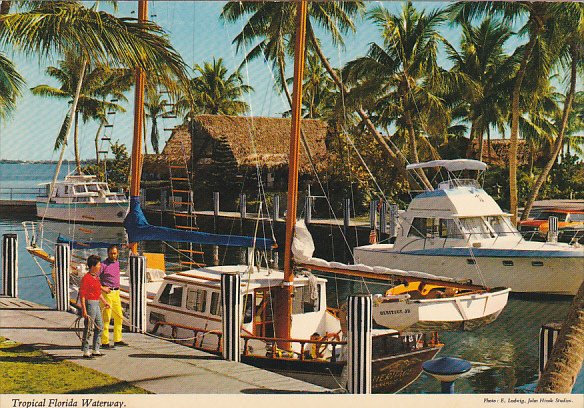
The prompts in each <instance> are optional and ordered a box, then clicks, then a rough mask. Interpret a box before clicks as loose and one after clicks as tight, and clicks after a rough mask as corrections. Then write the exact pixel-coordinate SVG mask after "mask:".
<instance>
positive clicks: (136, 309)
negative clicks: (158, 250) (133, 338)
mask: <svg viewBox="0 0 584 408" xmlns="http://www.w3.org/2000/svg"><path fill="white" fill-rule="evenodd" d="M130 324H131V327H130V331H131V332H133V333H145V332H146V329H147V327H148V326H147V323H146V257H145V256H140V255H131V256H130Z"/></svg>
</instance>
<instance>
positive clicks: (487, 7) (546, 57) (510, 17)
mask: <svg viewBox="0 0 584 408" xmlns="http://www.w3.org/2000/svg"><path fill="white" fill-rule="evenodd" d="M577 8H578V6H577V5H576V3H566V2H562V3H551V2H530V1H514V2H494V1H493V2H491V1H489V2H476V3H473V2H459V3H455V4H453V5H452V6H451V7H449V9H448V10H449V11H450V14H451V17H452V18H453V19H454V20H455V21H472V20H473V19H474V18H475V17H478V16H481V15H493V16H500V17H501V18H502V19H504V20H505V21H509V22H515V21H517V20H519V19H521V18H525V20H526V23H525V25H524V26H523V27H522V29H521V30H520V31H519V32H520V33H521V34H528V35H529V41H528V42H527V44H525V45H522V46H520V47H518V48H517V50H516V53H517V54H518V55H519V56H520V64H519V68H518V70H517V72H516V74H515V77H514V80H513V92H512V99H511V135H510V144H509V192H510V194H509V195H510V211H511V215H512V221H513V222H516V220H517V208H518V194H517V145H518V137H519V117H520V115H521V107H520V96H521V89H522V85H523V81H524V79H525V78H526V72H527V68H528V64H529V62H530V60H532V59H534V58H536V59H538V60H539V61H538V62H539V64H538V65H540V67H541V70H540V72H539V75H540V76H541V77H542V78H545V77H547V76H548V74H549V70H550V68H551V66H552V64H553V60H552V58H551V57H550V54H548V53H547V52H546V51H553V47H548V46H546V44H545V42H544V38H543V37H544V34H545V36H547V39H548V40H549V39H551V38H553V39H554V41H553V43H556V44H557V43H559V42H560V41H557V36H560V37H561V36H565V34H566V33H569V32H571V31H574V30H575V29H576V27H575V26H574V24H573V23H574V22H573V21H570V19H569V18H566V17H567V16H569V15H570V14H571V13H573V12H574V10H576V9H577ZM536 46H537V47H536ZM536 48H537V52H534V51H535V50H536Z"/></svg>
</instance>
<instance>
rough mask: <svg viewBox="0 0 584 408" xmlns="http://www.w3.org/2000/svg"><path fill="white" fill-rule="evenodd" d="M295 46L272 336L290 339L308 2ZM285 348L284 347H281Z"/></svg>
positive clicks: (301, 6)
mask: <svg viewBox="0 0 584 408" xmlns="http://www.w3.org/2000/svg"><path fill="white" fill-rule="evenodd" d="M297 4H298V5H297V10H296V45H295V47H294V85H293V91H292V92H293V95H292V130H291V133H290V158H289V164H288V167H289V168H288V207H287V215H286V246H285V248H284V283H283V284H284V288H283V290H281V291H278V294H279V298H278V299H277V302H278V305H281V307H282V312H283V313H282V314H283V317H284V319H280V321H278V323H277V325H276V336H277V337H279V338H290V328H291V316H292V295H293V291H294V286H293V285H294V270H293V265H292V239H293V237H294V226H295V224H296V207H297V202H298V161H299V151H300V121H301V117H302V80H303V77H304V59H305V58H304V54H305V53H304V51H305V48H306V47H305V44H306V14H307V9H308V1H307V0H301V1H299V2H298V3H297ZM282 346H283V347H286V346H288V345H282Z"/></svg>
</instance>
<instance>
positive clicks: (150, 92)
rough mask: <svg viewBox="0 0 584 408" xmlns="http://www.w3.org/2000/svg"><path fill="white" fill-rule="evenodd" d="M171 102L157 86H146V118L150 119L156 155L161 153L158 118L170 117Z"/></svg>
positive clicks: (151, 141)
mask: <svg viewBox="0 0 584 408" xmlns="http://www.w3.org/2000/svg"><path fill="white" fill-rule="evenodd" d="M168 106H170V102H169V100H168V99H167V98H163V97H162V95H161V93H160V92H159V91H158V89H156V86H151V85H147V86H146V101H145V102H144V110H145V112H146V117H147V118H150V121H151V126H152V129H151V131H150V143H151V144H152V148H153V149H154V152H155V153H156V154H159V153H160V147H159V145H160V133H159V131H158V118H160V117H162V116H165V115H168V114H170V113H171V110H169V109H168Z"/></svg>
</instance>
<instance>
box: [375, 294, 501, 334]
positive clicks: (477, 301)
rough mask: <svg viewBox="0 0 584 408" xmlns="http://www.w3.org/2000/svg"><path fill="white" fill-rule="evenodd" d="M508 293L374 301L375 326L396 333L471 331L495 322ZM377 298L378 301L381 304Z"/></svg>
mask: <svg viewBox="0 0 584 408" xmlns="http://www.w3.org/2000/svg"><path fill="white" fill-rule="evenodd" d="M509 292H510V290H509V289H502V290H497V291H493V292H488V293H480V294H469V295H464V296H458V297H449V298H444V299H419V300H411V299H409V300H405V301H393V302H389V301H376V302H374V303H373V320H374V321H375V323H376V324H378V325H380V326H383V327H387V328H391V329H395V330H399V331H408V330H409V331H412V330H424V331H426V330H428V331H435V330H459V329H463V330H474V329H477V328H479V327H482V326H484V325H486V324H488V323H490V322H492V321H493V320H495V319H496V318H497V317H498V316H499V314H500V313H501V311H502V310H503V308H504V307H505V305H506V304H507V298H508V296H509ZM381 299H383V298H380V299H378V300H381Z"/></svg>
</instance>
